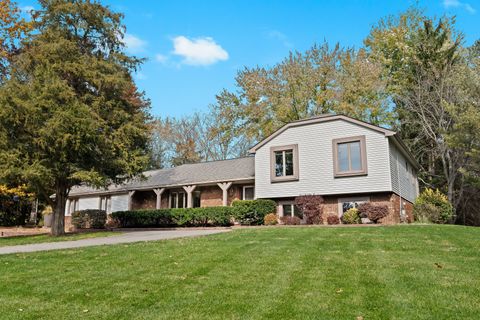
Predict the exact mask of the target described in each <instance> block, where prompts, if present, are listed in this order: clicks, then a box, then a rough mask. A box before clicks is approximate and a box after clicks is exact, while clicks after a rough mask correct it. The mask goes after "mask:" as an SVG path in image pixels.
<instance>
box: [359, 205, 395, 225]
mask: <svg viewBox="0 0 480 320" xmlns="http://www.w3.org/2000/svg"><path fill="white" fill-rule="evenodd" d="M358 212H359V215H360V216H361V217H364V216H366V217H367V218H368V219H370V220H371V221H373V223H378V221H379V220H380V219H382V218H385V217H386V216H388V207H387V206H386V205H374V204H371V203H370V202H365V203H362V204H360V205H359V206H358Z"/></svg>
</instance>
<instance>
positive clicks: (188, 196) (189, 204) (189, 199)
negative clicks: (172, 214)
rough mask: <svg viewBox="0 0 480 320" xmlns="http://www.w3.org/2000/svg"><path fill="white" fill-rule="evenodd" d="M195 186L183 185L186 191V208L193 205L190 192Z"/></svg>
mask: <svg viewBox="0 0 480 320" xmlns="http://www.w3.org/2000/svg"><path fill="white" fill-rule="evenodd" d="M196 187H197V186H195V185H191V186H183V190H185V192H186V193H187V208H192V207H193V201H192V198H193V197H192V192H193V190H195V188H196Z"/></svg>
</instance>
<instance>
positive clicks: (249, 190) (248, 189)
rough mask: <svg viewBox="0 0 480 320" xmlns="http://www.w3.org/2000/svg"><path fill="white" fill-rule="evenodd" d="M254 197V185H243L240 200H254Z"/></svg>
mask: <svg viewBox="0 0 480 320" xmlns="http://www.w3.org/2000/svg"><path fill="white" fill-rule="evenodd" d="M254 199H255V187H254V186H243V192H242V200H254Z"/></svg>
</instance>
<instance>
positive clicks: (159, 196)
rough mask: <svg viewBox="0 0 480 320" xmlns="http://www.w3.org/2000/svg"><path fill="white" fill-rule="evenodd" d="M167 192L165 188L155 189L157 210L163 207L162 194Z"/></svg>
mask: <svg viewBox="0 0 480 320" xmlns="http://www.w3.org/2000/svg"><path fill="white" fill-rule="evenodd" d="M163 191H165V188H159V189H153V192H155V194H156V195H157V205H156V208H157V209H160V207H161V206H162V193H163Z"/></svg>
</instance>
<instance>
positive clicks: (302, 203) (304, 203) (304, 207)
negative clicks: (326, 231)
mask: <svg viewBox="0 0 480 320" xmlns="http://www.w3.org/2000/svg"><path fill="white" fill-rule="evenodd" d="M295 205H296V206H297V208H298V209H299V210H300V211H301V212H302V213H303V217H304V219H305V222H306V223H307V224H322V223H323V197H322V196H318V195H305V196H299V197H296V198H295Z"/></svg>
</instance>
